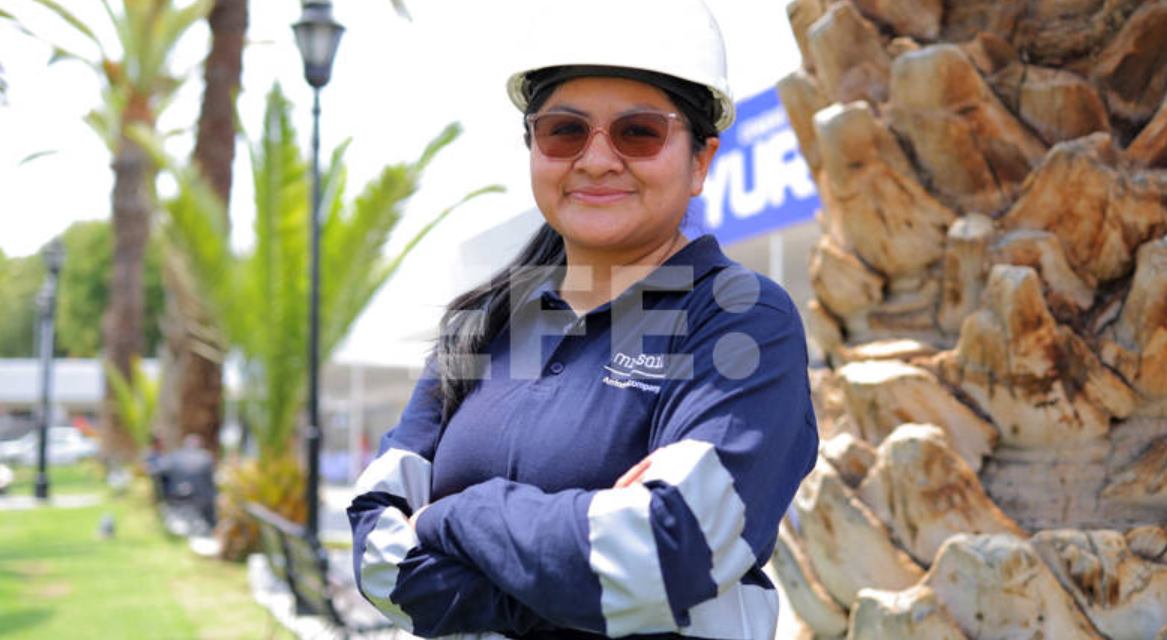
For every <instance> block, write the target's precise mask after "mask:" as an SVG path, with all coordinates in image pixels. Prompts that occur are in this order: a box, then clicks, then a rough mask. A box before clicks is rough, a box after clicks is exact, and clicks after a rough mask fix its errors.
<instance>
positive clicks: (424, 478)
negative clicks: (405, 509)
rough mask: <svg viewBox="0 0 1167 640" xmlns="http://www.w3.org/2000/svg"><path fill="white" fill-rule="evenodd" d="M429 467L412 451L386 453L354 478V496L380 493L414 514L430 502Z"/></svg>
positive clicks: (427, 462)
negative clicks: (402, 502)
mask: <svg viewBox="0 0 1167 640" xmlns="http://www.w3.org/2000/svg"><path fill="white" fill-rule="evenodd" d="M432 477H433V465H431V464H430V462H429V461H428V460H426V459H425V458H423V457H421V456H419V455H417V454H416V453H414V452H412V451H406V450H404V449H389V450H388V451H386V452H385V453H383V454H381V455H380V457H378V458H377V459H376V460H374V461H373V462H372V464H370V465H369V466H368V468H367V469H365V470H364V472H362V473H361V476H360V477H359V478H357V482H356V494H357V495H361V494H365V493H372V492H374V491H382V492H384V493H388V494H390V495H394V496H398V497H401V498H405V500H406V502H408V503H409V506H410V508H411V509H414V510H415V511H416V510H417V509H419V508H421V507H422V505H425V504H428V503H429V500H430V481H431V478H432Z"/></svg>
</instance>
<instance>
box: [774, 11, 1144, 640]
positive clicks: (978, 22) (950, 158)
mask: <svg viewBox="0 0 1167 640" xmlns="http://www.w3.org/2000/svg"><path fill="white" fill-rule="evenodd" d="M933 11H936V12H937V13H933ZM790 16H791V20H792V23H793V26H794V31H795V34H796V35H797V36H798V37H799V39H800V46H802V47H803V50H804V68H803V69H802V70H801V71H799V72H798V73H795V74H792V75H791V76H789V77H787V78H786V79H784V80H783V81H782V83H780V93H781V97H782V98H783V100H784V101H786V102H788V103H789V104H790V109H791V111H790V113H791V122H792V124H793V125H794V126H795V128H796V131H797V133H796V135H797V137H798V139H799V141H800V144H801V145H802V146H803V150H804V152H805V153H806V154H807V155H808V157H812V158H814V161H813V166H814V167H815V173H814V177H815V180H816V182H817V184H818V186H819V195H820V198H821V200H822V210H821V212H820V214H819V215H818V221H819V224H820V226H821V227H822V230H823V240H822V241H821V243H820V244H819V245H818V246H817V247H816V248H815V250H814V251H813V254H812V261H811V265H810V274H811V280H812V284H813V286H814V294H815V300H813V301H812V302H811V304H810V305H809V308H810V309H811V314H810V316H809V318H808V326H809V329H810V335H811V337H812V339H813V340H815V341H816V342H817V343H818V344H819V346H820V347H821V348H822V350H823V352H824V353H825V354H826V358H825V360H826V362H827V363H828V365H829V366H831V367H833V369H830V370H822V371H814V372H812V385H813V393H814V397H815V406H816V410H818V415H819V416H820V419H821V433H822V446H821V447H820V455H821V457H822V458H823V460H821V461H820V466H819V470H816V473H815V475H813V476H812V477H811V478H809V479H808V481H807V483H805V485H804V487H803V488H802V489H800V492H799V494H798V496H797V499H796V509H797V510H798V513H799V516H800V521H801V522H802V523H803V526H804V528H803V531H802V534H801V538H799V539H800V540H802V541H803V544H805V546H806V551H807V553H806V560H807V562H808V563H809V564H808V565H806V566H801V567H799V568H798V569H797V571H798V572H799V573H800V575H815V576H818V577H819V578H820V579H821V582H822V584H823V586H824V588H825V589H826V590H827V592H828V593H829V594H830V595H831V597H832V598H834V599H835V600H837V602H838V603H839V604H840V605H842V607H843V608H844V609H847V610H849V611H850V614H851V617H850V621H849V622H850V629H849V637H850V638H852V639H854V638H881V637H889V638H891V637H894V638H913V637H940V638H942V637H948V634H953V633H957V635H955V636H953V637H962V636H961V635H960V634H963V636H965V637H969V638H978V639H986V638H1002V639H1004V638H1008V639H1009V640H1015V639H1016V640H1020V639H1026V640H1030V639H1034V638H1058V639H1059V640H1061V639H1063V638H1069V639H1074V638H1102V637H1107V638H1128V637H1130V638H1135V637H1138V638H1152V637H1154V638H1156V639H1157V640H1167V621H1165V620H1164V619H1163V616H1164V615H1167V614H1165V613H1164V612H1165V611H1167V610H1164V609H1163V607H1162V603H1163V602H1164V601H1167V597H1165V596H1164V595H1163V593H1162V589H1163V587H1162V584H1163V578H1162V577H1161V576H1162V567H1163V565H1164V562H1165V558H1167V528H1164V526H1163V522H1164V514H1167V38H1165V37H1164V34H1165V33H1167V0H1019V1H1016V2H1014V1H1011V0H959V1H958V0H942V2H941V3H930V2H926V1H924V0H919V1H917V0H908V1H906V2H896V3H890V2H884V1H883V0H850V1H843V2H831V1H830V0H796V1H795V2H793V3H792V4H791V5H790ZM933 24H936V25H938V27H939V28H938V31H937V32H936V33H935V34H933V32H932V31H931V29H932V28H933V27H932V25H933ZM807 123H810V128H809V129H808V125H807ZM911 423H932V424H934V425H935V426H920V425H912V424H911ZM875 447H878V449H877V450H876V455H875V458H874V460H873V459H872V450H873V448H875ZM820 471H821V473H820ZM993 531H998V532H1007V533H1004V534H1002V533H996V534H991V535H978V536H976V537H970V535H969V534H972V533H980V532H993ZM1030 535H1036V540H1037V542H1036V543H1035V546H1031V545H1030V544H1029V543H1028V542H1026V540H1025V538H1027V537H1028V536H1030ZM937 548H939V551H937ZM1035 548H1036V549H1037V550H1038V551H1040V554H1039V553H1038V551H1035ZM856 549H864V550H870V551H864V552H859V553H850V554H847V553H846V551H844V550H847V551H854V550H856ZM902 550H907V551H908V552H910V553H911V554H912V557H913V558H914V560H915V562H912V563H908V562H905V561H903V559H902V558H897V556H896V552H900V553H902ZM934 552H935V553H934ZM929 563H932V566H931V569H930V571H929V573H928V574H927V577H926V579H923V580H917V581H912V582H911V583H910V584H909V581H910V580H911V576H912V574H913V572H912V570H911V567H912V566H919V565H925V566H926V565H928V564H929ZM789 566H790V564H789V563H785V564H783V567H789ZM783 570H784V569H783V568H781V567H780V568H779V572H780V573H781V572H782V571H783ZM891 584H895V585H896V586H889V585H891ZM929 588H930V589H931V590H932V592H929V591H928V589H929ZM872 589H879V590H884V591H873V590H872ZM889 589H890V590H892V591H886V590H889ZM895 589H902V591H898V592H897V591H894V590H895ZM1152 603H1154V604H1152ZM793 604H794V609H795V611H796V612H798V611H799V610H800V608H803V607H811V606H813V609H814V612H815V615H814V616H812V618H813V620H814V621H813V622H811V623H810V626H811V627H812V628H814V629H815V631H817V632H818V633H819V636H820V637H822V638H827V637H834V636H836V635H837V634H838V629H837V627H838V624H837V618H836V619H830V618H828V617H824V616H822V615H821V612H822V604H821V603H813V602H806V601H798V602H794V603H793ZM944 612H947V613H948V614H951V619H952V621H955V623H956V625H957V627H958V628H959V630H960V631H959V632H955V631H954V630H953V628H952V625H951V624H949V623H948V622H947V620H946V614H945V613H944ZM816 625H817V626H816ZM1095 625H1097V627H1096V626H1095ZM819 626H821V627H822V628H817V627H819Z"/></svg>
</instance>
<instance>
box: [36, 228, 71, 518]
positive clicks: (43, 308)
mask: <svg viewBox="0 0 1167 640" xmlns="http://www.w3.org/2000/svg"><path fill="white" fill-rule="evenodd" d="M44 258H45V267H47V269H46V274H45V283H44V284H43V285H41V290H40V292H39V293H38V294H37V308H38V311H39V312H40V330H41V335H40V348H41V349H40V351H41V353H40V356H41V416H40V417H41V421H40V422H41V424H40V438H39V439H38V440H37V451H36V482H35V484H34V488H33V491H34V495H35V496H36V498H37V499H38V500H48V499H49V474H48V473H47V469H46V468H47V466H48V465H47V459H46V458H47V457H48V453H49V451H48V444H49V424H50V423H51V422H52V421H53V403H52V396H53V320H54V319H55V318H56V315H57V313H56V312H57V276H58V275H60V273H61V264H62V262H64V260H65V247H64V245H62V244H61V240H60V239H59V238H54V239H53V240H52V241H50V242H49V244H48V246H46V247H45V255H44Z"/></svg>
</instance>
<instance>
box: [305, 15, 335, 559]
mask: <svg viewBox="0 0 1167 640" xmlns="http://www.w3.org/2000/svg"><path fill="white" fill-rule="evenodd" d="M292 30H293V31H295V33H296V45H297V46H298V47H299V48H300V55H301V56H302V57H303V58H304V78H305V79H307V80H308V84H310V85H312V93H313V100H312V207H311V209H312V211H311V215H312V224H311V227H310V228H311V235H312V262H311V270H312V275H311V278H312V284H311V294H310V297H309V303H308V432H307V434H306V436H305V439H306V441H307V442H306V444H307V454H308V486H307V490H306V495H305V500H306V501H307V503H308V523H307V529H308V535H310V536H312V537H313V538H315V537H316V536H317V533H318V532H319V526H320V516H319V509H320V440H321V430H320V89H321V88H322V87H323V86H324V85H326V84H328V80H329V79H330V78H331V76H332V61H333V59H334V58H335V57H336V49H337V47H338V46H339V45H340V37H341V35H342V34H344V27H342V26H341V25H340V24H339V23H338V22H336V21H335V20H333V18H332V3H331V2H327V1H324V2H321V1H315V0H308V1H307V2H304V12H303V14H302V15H301V16H300V21H299V22H297V23H296V24H294V25H292Z"/></svg>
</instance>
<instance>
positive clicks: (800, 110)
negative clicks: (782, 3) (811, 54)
mask: <svg viewBox="0 0 1167 640" xmlns="http://www.w3.org/2000/svg"><path fill="white" fill-rule="evenodd" d="M791 6H793V5H791ZM778 98H779V99H780V100H781V101H782V108H783V109H785V110H786V115H787V116H788V117H789V118H790V128H791V129H794V135H795V137H796V138H798V145H799V146H800V147H801V148H802V155H803V157H804V158H806V164H807V166H809V167H810V171H811V174H812V175H814V174H817V173H818V172H819V169H821V168H822V165H823V160H822V154H821V153H820V152H819V145H818V138H817V136H816V135H815V131H814V114H815V113H817V112H818V111H819V110H820V109H822V108H823V107H825V106H827V104H828V102H827V99H826V97H824V96H823V92H822V89H820V88H819V86H818V83H817V82H816V81H815V79H814V76H811V75H809V74H807V73H806V72H805V71H802V70H798V71H794V72H793V73H791V74H789V75H787V76H786V77H785V78H782V79H781V80H779V81H778Z"/></svg>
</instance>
